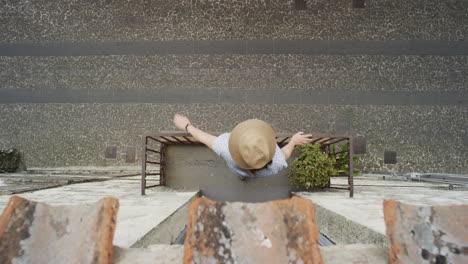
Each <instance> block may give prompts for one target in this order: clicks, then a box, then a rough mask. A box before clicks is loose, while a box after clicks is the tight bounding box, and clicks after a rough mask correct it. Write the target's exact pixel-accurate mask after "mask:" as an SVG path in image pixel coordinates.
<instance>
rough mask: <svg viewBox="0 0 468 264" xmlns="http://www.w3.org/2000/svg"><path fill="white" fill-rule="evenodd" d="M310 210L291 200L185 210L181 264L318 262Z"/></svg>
mask: <svg viewBox="0 0 468 264" xmlns="http://www.w3.org/2000/svg"><path fill="white" fill-rule="evenodd" d="M318 239H319V235H318V229H317V226H316V222H315V217H314V207H313V204H312V202H310V201H309V200H307V199H303V198H299V197H293V198H291V199H287V200H276V201H271V202H266V203H241V202H233V203H229V202H215V201H211V200H209V199H208V198H206V197H203V198H199V199H197V200H195V201H194V202H193V203H192V205H191V206H190V211H189V222H188V228H187V238H186V240H185V251H184V263H200V264H201V263H323V261H322V257H321V255H320V251H319V247H318Z"/></svg>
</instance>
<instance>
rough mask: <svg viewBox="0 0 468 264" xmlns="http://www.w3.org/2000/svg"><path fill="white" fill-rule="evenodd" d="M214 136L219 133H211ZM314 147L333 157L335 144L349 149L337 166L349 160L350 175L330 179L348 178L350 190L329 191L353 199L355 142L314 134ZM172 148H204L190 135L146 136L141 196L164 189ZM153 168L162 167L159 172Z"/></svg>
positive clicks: (282, 138)
mask: <svg viewBox="0 0 468 264" xmlns="http://www.w3.org/2000/svg"><path fill="white" fill-rule="evenodd" d="M212 134H213V135H215V136H218V135H220V133H212ZM292 136H293V134H285V133H281V134H277V135H276V142H277V143H278V145H279V147H280V148H281V147H283V146H285V145H286V144H288V143H289V141H290V140H291V137H292ZM312 143H315V144H320V146H321V149H322V151H325V152H326V153H329V154H330V147H331V146H332V145H334V144H338V143H339V144H342V145H347V146H348V148H347V151H343V152H337V153H336V154H340V153H346V155H345V156H344V157H339V158H337V160H336V163H337V164H342V161H341V160H343V159H347V160H348V168H349V172H348V173H347V174H344V173H342V174H340V175H330V177H347V178H348V186H346V187H343V186H335V185H332V184H331V183H330V182H329V184H328V187H329V188H333V189H342V190H349V196H350V197H353V159H352V158H351V157H352V156H353V138H352V137H351V136H349V135H329V134H312ZM169 145H203V144H202V143H200V142H198V141H197V140H196V139H195V138H194V137H192V136H191V135H190V134H188V133H156V134H144V135H143V148H142V152H143V153H142V166H141V167H142V168H141V195H145V190H146V189H148V188H152V187H156V186H164V185H165V179H166V178H165V177H166V166H165V165H166V160H165V154H166V148H167V146H169ZM153 165H159V168H158V169H156V168H154V167H152V166H153ZM149 179H150V180H152V181H156V183H155V184H151V185H147V181H148V180H149Z"/></svg>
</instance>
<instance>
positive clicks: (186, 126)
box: [185, 123, 191, 132]
mask: <svg viewBox="0 0 468 264" xmlns="http://www.w3.org/2000/svg"><path fill="white" fill-rule="evenodd" d="M190 125H191V124H190V123H188V124H187V125H185V131H187V132H188V130H187V128H188V126H190Z"/></svg>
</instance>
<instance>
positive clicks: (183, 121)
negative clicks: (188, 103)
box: [174, 114, 192, 131]
mask: <svg viewBox="0 0 468 264" xmlns="http://www.w3.org/2000/svg"><path fill="white" fill-rule="evenodd" d="M187 124H192V123H190V120H189V119H188V118H187V117H186V116H183V115H181V114H175V115H174V125H175V126H176V127H177V128H178V129H180V130H184V131H185V126H187Z"/></svg>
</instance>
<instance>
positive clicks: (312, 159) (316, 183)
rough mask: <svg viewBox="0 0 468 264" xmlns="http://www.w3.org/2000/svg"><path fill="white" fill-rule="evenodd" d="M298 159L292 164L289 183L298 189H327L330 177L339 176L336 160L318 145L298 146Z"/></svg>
mask: <svg viewBox="0 0 468 264" xmlns="http://www.w3.org/2000/svg"><path fill="white" fill-rule="evenodd" d="M296 150H298V151H299V157H297V158H296V159H295V160H294V161H293V162H291V164H290V169H289V172H288V177H289V182H290V183H291V184H292V185H294V186H296V187H298V188H304V189H306V190H310V189H312V188H314V187H326V186H328V182H329V180H330V175H336V174H338V169H337V168H335V164H336V162H335V160H334V159H333V158H331V157H329V156H328V154H327V153H324V152H322V151H321V150H320V146H319V145H318V144H310V143H309V144H306V145H304V146H296Z"/></svg>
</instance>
